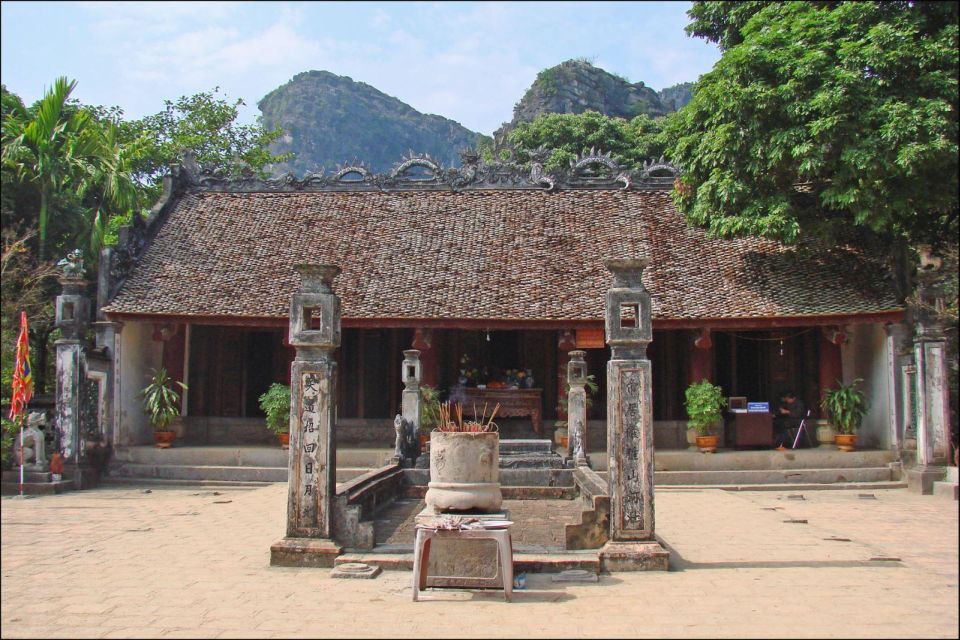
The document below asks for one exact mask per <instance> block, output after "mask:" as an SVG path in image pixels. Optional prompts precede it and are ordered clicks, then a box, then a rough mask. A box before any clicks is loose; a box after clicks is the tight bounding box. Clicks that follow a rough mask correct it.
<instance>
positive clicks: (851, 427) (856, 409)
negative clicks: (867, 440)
mask: <svg viewBox="0 0 960 640" xmlns="http://www.w3.org/2000/svg"><path fill="white" fill-rule="evenodd" d="M860 382H863V380H862V379H861V378H857V379H856V380H854V381H853V382H851V383H850V384H849V385H844V384H843V383H842V382H840V381H839V380H837V385H839V386H837V388H835V389H828V390H827V392H826V393H825V394H824V396H823V402H822V403H821V406H822V407H823V409H824V410H825V411H826V412H827V415H829V416H830V423H831V424H832V425H833V428H834V429H835V430H836V432H837V435H836V439H835V441H836V443H837V448H838V449H840V450H841V451H853V450H854V448H855V447H856V444H857V429H859V428H860V424H861V423H862V422H863V417H864V416H865V415H867V406H868V403H867V397H866V396H865V395H864V394H863V392H862V391H859V390H858V389H857V388H856V386H857V384H858V383H860Z"/></svg>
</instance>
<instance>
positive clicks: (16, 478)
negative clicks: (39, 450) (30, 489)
mask: <svg viewBox="0 0 960 640" xmlns="http://www.w3.org/2000/svg"><path fill="white" fill-rule="evenodd" d="M3 481H4V482H13V483H19V482H20V468H19V467H17V468H16V469H15V470H13V471H4V472H3ZM23 481H24V482H25V483H26V482H38V483H39V482H52V481H53V474H52V473H50V472H49V471H26V470H25V471H24V472H23Z"/></svg>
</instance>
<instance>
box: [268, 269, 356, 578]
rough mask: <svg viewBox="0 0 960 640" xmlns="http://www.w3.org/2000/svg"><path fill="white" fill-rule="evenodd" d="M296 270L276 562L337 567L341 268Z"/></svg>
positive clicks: (273, 560) (273, 558) (273, 561)
mask: <svg viewBox="0 0 960 640" xmlns="http://www.w3.org/2000/svg"><path fill="white" fill-rule="evenodd" d="M294 269H296V271H297V272H298V273H299V274H300V279H301V281H302V285H301V289H300V292H299V293H295V294H294V295H293V298H292V300H291V301H290V344H291V345H293V346H294V347H295V348H296V350H297V355H296V358H295V359H294V361H293V364H292V365H291V368H290V454H289V455H290V458H289V476H288V480H287V486H288V490H287V535H286V537H285V538H283V539H282V540H280V541H279V542H277V543H275V544H274V545H273V546H271V547H270V564H272V565H275V566H288V567H290V566H296V567H304V566H308V567H331V566H333V562H334V559H335V558H336V556H338V555H339V554H340V552H341V551H342V549H341V548H340V547H339V546H337V544H336V543H335V542H334V541H333V523H332V515H333V513H332V512H333V499H334V497H335V494H336V487H337V485H336V449H335V445H334V433H333V429H334V422H335V420H336V398H337V393H336V380H337V364H336V361H335V360H334V358H333V351H334V349H336V348H337V347H338V346H339V345H340V299H339V298H338V297H337V296H336V294H335V293H333V289H332V288H331V285H332V283H333V279H334V278H335V277H336V276H337V274H338V273H340V268H339V267H336V266H333V265H313V264H302V265H296V266H295V267H294ZM316 319H319V323H317V322H315V320H316ZM314 324H319V326H317V327H316V328H314V326H313V325H314Z"/></svg>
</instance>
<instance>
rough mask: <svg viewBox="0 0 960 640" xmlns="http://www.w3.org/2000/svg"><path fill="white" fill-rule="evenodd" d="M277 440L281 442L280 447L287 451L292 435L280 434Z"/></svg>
mask: <svg viewBox="0 0 960 640" xmlns="http://www.w3.org/2000/svg"><path fill="white" fill-rule="evenodd" d="M277 438H278V439H279V440H280V446H281V447H283V448H284V449H286V448H287V447H289V446H290V434H289V433H278V434H277Z"/></svg>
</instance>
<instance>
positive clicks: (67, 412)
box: [55, 254, 95, 489]
mask: <svg viewBox="0 0 960 640" xmlns="http://www.w3.org/2000/svg"><path fill="white" fill-rule="evenodd" d="M71 256H73V254H71ZM64 262H66V261H64ZM68 269H69V270H68ZM68 269H65V270H64V275H63V276H61V277H60V285H61V286H62V287H63V292H62V293H61V294H60V295H59V296H57V298H56V302H55V307H56V312H55V313H56V315H55V322H56V327H57V328H58V329H59V330H60V336H61V337H60V339H59V340H57V342H56V343H55V349H56V369H57V391H56V400H57V411H56V418H55V420H56V422H55V424H56V429H57V433H58V434H59V437H60V455H61V456H62V457H63V462H64V476H65V478H66V479H72V480H73V481H74V485H75V487H76V488H77V489H82V488H85V487H87V486H90V485H91V484H93V481H94V478H93V477H91V476H95V474H91V473H88V472H90V471H92V470H89V469H85V468H84V466H83V465H82V464H81V462H82V461H81V457H82V454H83V442H82V437H83V433H82V429H81V425H82V422H81V420H82V412H83V406H82V405H83V400H84V398H83V385H84V383H85V381H86V363H85V357H84V346H85V337H86V332H87V328H88V327H89V326H90V300H89V299H88V298H87V296H86V295H85V294H84V292H83V289H84V287H85V286H86V284H87V283H86V281H85V280H84V278H83V266H82V264H81V263H79V262H70V263H69V265H68Z"/></svg>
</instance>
